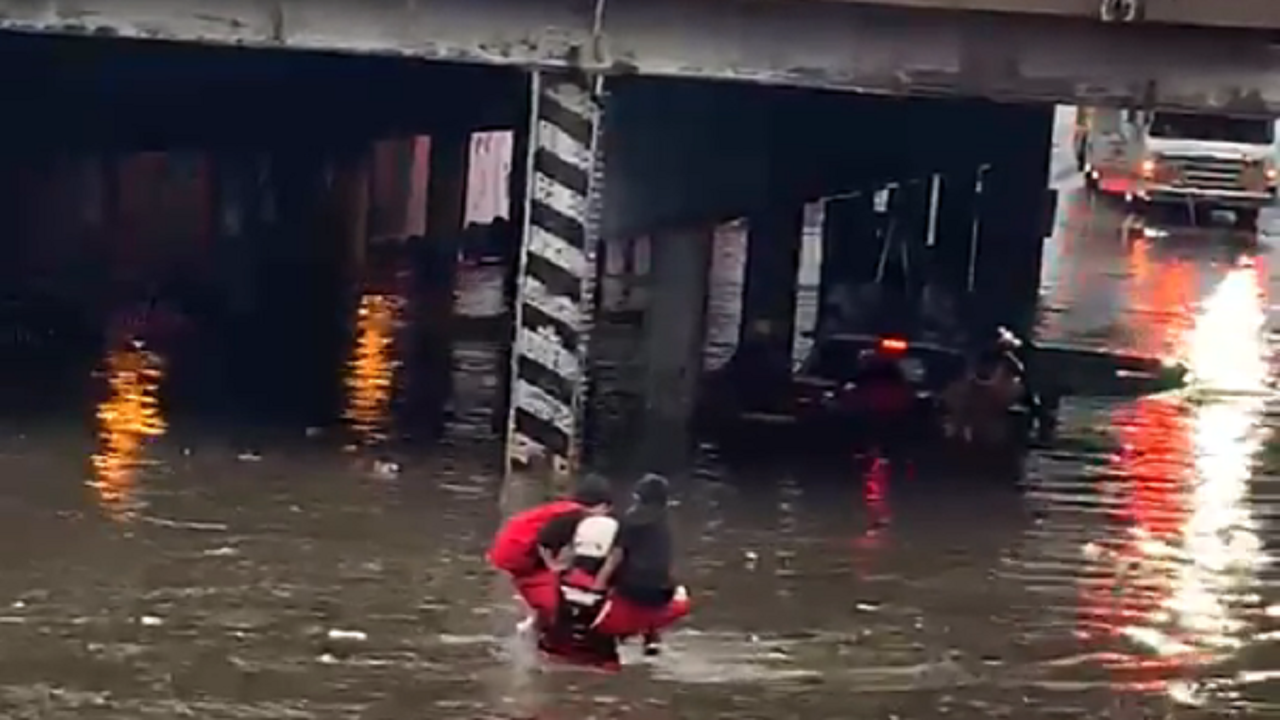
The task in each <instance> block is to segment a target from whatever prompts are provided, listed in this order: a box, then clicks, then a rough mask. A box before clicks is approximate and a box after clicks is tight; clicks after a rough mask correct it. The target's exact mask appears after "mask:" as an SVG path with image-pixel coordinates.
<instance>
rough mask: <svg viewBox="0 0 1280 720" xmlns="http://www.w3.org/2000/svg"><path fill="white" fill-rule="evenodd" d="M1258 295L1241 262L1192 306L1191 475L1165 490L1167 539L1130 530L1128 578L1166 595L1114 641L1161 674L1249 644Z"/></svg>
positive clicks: (1263, 360)
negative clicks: (1170, 531) (1171, 529)
mask: <svg viewBox="0 0 1280 720" xmlns="http://www.w3.org/2000/svg"><path fill="white" fill-rule="evenodd" d="M1262 294H1263V290H1262V287H1261V283H1260V282H1259V272H1258V270H1257V269H1256V268H1255V267H1254V266H1253V264H1252V263H1249V262H1246V263H1242V264H1240V265H1238V266H1236V267H1235V268H1233V269H1232V270H1231V271H1230V272H1228V274H1227V275H1226V277H1225V278H1223V280H1222V281H1221V283H1220V284H1219V285H1218V287H1217V288H1216V289H1215V290H1214V292H1213V293H1212V294H1211V295H1210V296H1209V297H1208V298H1206V299H1205V301H1204V302H1203V303H1202V304H1201V307H1200V309H1199V312H1198V313H1197V315H1196V318H1195V322H1194V326H1193V327H1192V328H1191V331H1190V332H1189V333H1188V334H1187V335H1186V336H1185V340H1186V343H1187V344H1186V350H1185V352H1186V359H1187V362H1188V364H1189V365H1190V367H1191V370H1192V372H1193V373H1194V377H1195V384H1194V389H1193V391H1192V392H1191V394H1190V395H1189V396H1188V403H1189V405H1190V407H1189V411H1190V418H1189V420H1190V422H1189V423H1188V424H1187V425H1186V431H1187V432H1188V433H1189V434H1190V441H1191V442H1190V446H1191V452H1192V462H1191V467H1190V468H1188V469H1189V470H1191V477H1187V478H1185V479H1184V480H1183V481H1182V482H1181V483H1175V484H1174V485H1173V487H1175V488H1176V487H1178V486H1181V488H1182V489H1181V491H1180V492H1182V493H1184V494H1185V502H1184V506H1185V507H1186V508H1187V513H1186V515H1185V516H1184V517H1183V518H1182V521H1181V522H1180V527H1179V528H1178V530H1177V532H1176V533H1175V534H1174V535H1173V536H1172V537H1168V538H1163V537H1156V536H1153V535H1150V534H1146V533H1143V532H1142V531H1141V530H1138V531H1137V532H1135V535H1137V536H1138V537H1136V538H1135V540H1136V548H1137V550H1138V552H1137V554H1136V555H1137V557H1134V558H1132V560H1131V561H1130V562H1132V563H1133V565H1132V566H1131V567H1130V570H1129V572H1128V574H1129V578H1128V579H1129V581H1131V582H1132V581H1136V582H1138V583H1150V586H1151V587H1153V589H1154V588H1156V587H1159V586H1161V585H1163V586H1164V587H1165V589H1164V590H1157V591H1156V594H1157V595H1160V596H1163V599H1162V600H1161V601H1160V602H1158V603H1155V604H1153V605H1148V606H1146V608H1145V609H1146V612H1144V613H1141V614H1140V615H1139V616H1137V617H1132V616H1131V617H1130V618H1129V624H1128V625H1127V626H1125V627H1123V628H1121V629H1120V634H1121V635H1123V636H1125V637H1127V638H1128V639H1129V640H1130V641H1132V642H1134V643H1136V644H1138V645H1140V646H1144V647H1145V648H1146V649H1148V650H1149V651H1152V652H1155V653H1156V654H1157V655H1159V656H1161V657H1163V658H1165V659H1166V660H1168V661H1169V662H1168V663H1161V664H1162V665H1164V667H1166V668H1169V669H1173V668H1177V667H1187V666H1191V665H1199V666H1205V665H1219V664H1221V663H1223V662H1225V661H1227V660H1229V659H1231V658H1232V657H1233V656H1234V655H1235V654H1236V653H1238V652H1239V651H1240V650H1241V649H1242V648H1243V647H1245V646H1246V645H1248V644H1250V642H1251V641H1252V640H1253V639H1254V638H1253V630H1254V628H1253V627H1252V624H1251V622H1250V621H1249V619H1248V618H1247V617H1246V613H1247V612H1248V610H1249V608H1248V607H1247V606H1248V605H1252V604H1254V603H1255V602H1256V601H1254V600H1251V596H1250V594H1249V593H1250V589H1251V586H1252V585H1253V584H1254V583H1255V582H1256V580H1257V572H1258V570H1259V568H1260V567H1261V566H1262V565H1263V564H1264V562H1265V558H1264V556H1263V552H1262V547H1261V542H1260V540H1259V538H1258V535H1257V529H1258V524H1257V521H1256V520H1255V518H1254V517H1253V514H1252V510H1251V508H1250V505H1249V503H1248V493H1249V485H1250V482H1251V480H1252V465H1253V458H1254V456H1255V455H1256V454H1257V453H1258V451H1259V450H1260V449H1261V443H1262V439H1263V437H1262V430H1261V419H1262V415H1263V413H1264V411H1265V404H1266V402H1267V400H1268V398H1269V395H1270V390H1269V387H1268V380H1269V378H1268V366H1267V356H1268V355H1269V350H1268V348H1267V347H1266V339H1265V333H1264V330H1265V314H1264V312H1265V311H1264V308H1265V307H1266V305H1265V301H1264V299H1263V297H1262ZM1173 492H1179V490H1173ZM1132 660H1134V661H1135V662H1137V663H1141V662H1142V661H1140V660H1138V659H1137V658H1132ZM1122 664H1124V665H1126V666H1129V667H1133V666H1132V665H1130V664H1129V663H1128V662H1125V663H1122ZM1160 685H1162V686H1163V687H1165V689H1166V691H1167V692H1168V694H1169V695H1170V697H1171V698H1172V699H1174V700H1175V701H1177V702H1180V703H1187V704H1199V703H1200V702H1203V701H1204V700H1205V699H1206V698H1204V697H1200V693H1199V692H1198V691H1196V689H1195V688H1194V687H1193V686H1191V685H1189V684H1186V683H1182V682H1177V683H1169V684H1165V683H1160Z"/></svg>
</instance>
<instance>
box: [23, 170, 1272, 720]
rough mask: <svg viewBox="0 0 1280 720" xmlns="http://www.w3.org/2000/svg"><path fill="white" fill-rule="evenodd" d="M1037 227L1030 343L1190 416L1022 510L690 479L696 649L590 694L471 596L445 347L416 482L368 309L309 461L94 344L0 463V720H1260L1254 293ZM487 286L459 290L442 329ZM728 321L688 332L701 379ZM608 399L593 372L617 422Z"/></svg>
mask: <svg viewBox="0 0 1280 720" xmlns="http://www.w3.org/2000/svg"><path fill="white" fill-rule="evenodd" d="M1063 206H1064V207H1063V214H1062V222H1061V223H1060V227H1059V231H1058V234H1057V235H1056V236H1055V239H1054V241H1053V243H1052V244H1051V247H1050V250H1049V260H1048V261H1047V263H1046V282H1045V298H1046V304H1047V305H1048V306H1049V309H1050V312H1048V313H1047V315H1046V319H1045V322H1044V328H1043V332H1044V335H1045V336H1046V337H1048V338H1051V339H1070V340H1072V341H1075V342H1080V343H1085V344H1098V345H1107V346H1113V347H1119V348H1121V349H1131V350H1137V351H1143V352H1151V353H1159V354H1163V355H1167V356H1170V357H1176V358H1179V359H1183V360H1185V361H1187V362H1188V363H1189V364H1190V366H1191V367H1192V369H1193V371H1194V373H1195V375H1196V382H1195V384H1194V387H1193V388H1192V389H1190V390H1189V391H1186V392H1181V393H1176V394H1171V395H1167V396H1160V397H1151V398H1145V399H1140V400H1136V401H1119V400H1101V399H1081V400H1076V401H1072V402H1069V403H1068V404H1067V405H1066V407H1065V408H1064V418H1063V420H1064V424H1063V436H1064V439H1065V440H1064V447H1067V448H1071V449H1070V450H1065V449H1064V450H1060V451H1054V452H1047V453H1042V454H1040V455H1037V456H1035V457H1033V458H1032V459H1031V461H1030V462H1029V463H1028V465H1029V467H1028V469H1027V477H1026V480H1025V482H1024V483H1023V486H1022V487H1021V488H1019V487H1015V486H1014V485H1013V484H1012V483H1010V482H1006V481H1003V480H998V479H994V478H981V477H977V478H974V477H966V478H959V477H942V476H924V475H922V476H911V475H910V474H908V473H906V472H905V471H902V470H901V469H899V470H886V469H885V468H877V469H876V470H874V471H872V472H870V473H867V474H859V473H857V472H855V471H854V470H853V469H852V468H850V469H848V470H847V471H825V472H821V473H820V472H818V471H813V470H805V471H800V470H792V471H788V470H786V469H785V468H774V469H767V470H766V469H760V470H758V471H757V472H756V473H754V474H751V473H743V472H741V471H738V472H735V473H729V472H727V471H726V470H725V469H724V468H722V467H720V466H718V465H717V463H716V462H715V460H714V458H712V457H710V454H709V453H707V454H706V455H705V456H704V457H702V458H701V459H700V466H699V468H698V469H697V471H696V472H694V473H693V474H692V476H691V477H688V478H684V479H682V480H681V481H680V482H679V483H678V489H679V493H678V495H679V505H678V508H677V509H676V512H675V516H676V519H677V524H678V528H677V529H678V537H679V542H680V545H681V550H682V553H683V575H684V579H685V580H686V581H687V583H688V584H689V586H690V587H691V588H692V590H693V592H694V593H695V597H696V599H697V601H698V605H697V608H696V611H695V614H694V616H693V618H692V619H691V621H690V622H689V623H688V624H687V625H686V626H684V627H682V628H681V629H680V630H679V631H677V632H675V633H673V634H672V635H671V636H670V637H669V638H668V644H669V647H668V652H667V653H666V654H665V655H664V656H662V657H660V658H658V659H656V660H652V661H642V660H641V659H640V658H638V657H628V664H627V667H625V668H624V670H623V672H622V673H620V674H619V675H616V676H601V675H594V674H587V673H582V672H573V671H549V670H547V669H545V668H540V667H539V666H538V665H537V664H536V663H535V662H533V660H532V659H531V657H529V655H528V653H527V652H525V651H522V650H521V649H520V648H519V647H517V646H516V645H515V644H514V641H513V640H512V634H513V633H512V629H513V604H512V603H511V601H510V592H509V590H508V589H507V588H506V587H505V586H504V585H503V582H502V581H501V580H500V579H498V578H496V577H494V576H493V574H492V573H491V572H490V571H489V570H488V569H487V568H486V567H485V566H484V564H483V562H482V558H481V554H482V552H483V549H484V547H485V545H486V542H487V539H488V536H489V534H490V533H491V532H492V530H493V528H494V527H495V525H496V523H497V521H498V515H499V509H498V501H497V498H498V497H499V494H500V491H501V487H500V485H499V481H498V480H497V478H496V475H495V469H496V466H497V463H496V458H495V457H494V456H495V452H494V450H493V446H492V438H493V433H492V424H491V422H490V418H489V414H488V413H489V408H490V407H491V406H492V398H493V397H494V396H495V393H496V392H497V384H496V381H495V379H494V371H495V370H496V369H497V368H498V367H499V366H500V364H501V361H500V356H499V354H498V353H497V351H496V349H495V347H494V345H493V344H492V343H489V342H486V341H482V340H471V341H465V342H459V343H457V344H455V346H454V347H453V349H452V356H453V367H454V397H453V400H452V401H451V402H452V406H451V418H452V419H451V421H450V425H449V427H448V429H447V430H446V435H445V437H446V442H445V444H444V446H443V448H437V449H424V448H415V447H414V446H413V445H412V444H409V445H408V446H404V445H388V444H387V443H386V442H385V441H386V440H387V438H395V437H397V436H398V432H399V431H398V429H397V427H396V422H395V420H394V417H395V408H396V397H397V393H398V392H400V390H401V389H402V386H403V379H402V378H401V377H400V375H398V374H397V372H396V371H397V369H398V368H400V367H401V366H403V365H404V364H405V363H407V362H410V360H409V359H406V358H409V357H410V353H408V352H407V351H406V349H405V346H406V343H407V340H406V337H407V336H408V335H407V331H406V325H407V324H408V323H409V319H410V318H408V316H407V315H406V314H405V312H404V306H403V303H402V302H401V301H399V300H397V299H396V297H395V296H394V295H390V294H368V295H365V296H363V298H362V299H361V300H360V301H359V302H358V303H356V308H357V310H356V315H355V317H354V318H353V319H352V322H351V327H352V334H353V339H352V342H351V350H350V354H349V361H348V364H347V367H348V370H347V373H346V375H345V380H344V383H343V387H344V389H345V390H344V391H345V399H346V402H345V410H344V411H343V412H342V413H341V415H342V417H343V419H344V420H343V423H342V424H341V426H333V427H315V428H306V427H298V428H296V432H293V433H291V434H288V433H287V434H286V436H285V437H283V438H280V437H276V438H275V439H265V440H262V439H260V440H257V441H255V442H254V443H253V444H252V446H250V445H249V444H247V443H245V442H244V441H243V439H240V438H239V436H238V435H236V434H234V433H232V432H220V431H217V430H216V429H213V428H209V427H203V426H202V427H195V428H183V427H180V422H179V421H178V420H176V419H175V420H170V419H167V418H166V417H165V410H164V408H165V404H164V402H163V401H162V400H161V399H158V398H162V397H163V395H164V392H165V387H166V382H167V379H168V378H169V377H170V375H171V374H172V373H173V372H174V371H175V369H174V367H173V364H174V362H175V361H174V360H173V359H171V358H168V357H166V356H165V354H164V353H163V352H162V351H160V350H158V349H155V348H148V347H145V346H134V345H122V346H120V347H118V348H116V350H115V351H114V352H113V353H112V354H110V355H109V356H108V357H106V358H104V359H103V360H102V362H101V363H100V372H99V374H100V376H101V377H100V380H99V382H98V385H99V391H100V395H101V398H100V403H99V404H98V405H97V407H96V408H94V409H86V412H85V413H84V415H83V417H82V418H74V419H69V420H65V421H51V422H48V423H45V424H41V425H24V426H22V427H11V428H8V429H6V431H5V432H4V433H3V434H2V435H0V562H2V563H3V567H4V568H5V572H4V573H2V574H0V608H2V609H0V715H2V716H3V717H7V718H15V719H17V718H39V719H40V720H59V719H61V718H77V720H79V719H91V718H119V719H122V720H123V719H126V718H127V719H129V720H134V719H141V718H181V717H201V718H209V719H211V720H213V719H217V718H272V719H281V718H324V719H329V718H387V719H393V718H394V719H395V720H402V719H407V718H418V717H431V718H438V719H440V720H444V719H449V718H468V719H471V718H487V717H540V718H542V717H545V718H574V717H594V718H619V719H621V718H635V719H637V720H639V719H642V718H643V719H645V720H648V719H650V718H653V719H658V718H677V717H680V718H707V719H710V718H720V717H724V718H730V717H732V718H735V719H737V718H771V719H784V718H806V719H807V720H808V719H822V718H831V719H833V720H834V719H836V718H840V719H844V718H852V717H859V718H864V717H865V718H933V717H951V718H990V717H1008V718H1015V719H1016V720H1023V719H1025V720H1030V719H1031V718H1078V717H1110V718H1141V717H1170V718H1202V717H1203V718H1209V717H1221V716H1225V715H1227V714H1229V713H1235V714H1234V715H1232V716H1233V717H1242V716H1244V717H1267V716H1274V714H1275V713H1280V675H1274V674H1272V673H1276V672H1280V650H1277V649H1276V648H1275V644H1276V642H1277V639H1280V604H1277V603H1280V596H1277V591H1276V589H1275V585H1274V579H1273V578H1275V573H1276V571H1275V570H1274V569H1273V568H1272V565H1271V563H1270V559H1271V558H1272V557H1273V556H1274V552H1273V551H1274V545H1275V542H1276V538H1277V537H1278V535H1277V531H1276V529H1275V527H1274V523H1275V522H1276V520H1275V517H1274V516H1275V515H1276V511H1275V508H1276V503H1275V500H1274V498H1275V497H1277V495H1280V487H1277V483H1276V482H1275V481H1274V478H1275V477H1276V475H1274V473H1276V472H1277V469H1276V466H1277V463H1280V455H1278V454H1277V452H1276V450H1275V447H1274V445H1272V444H1270V442H1271V441H1270V430H1269V429H1268V428H1269V427H1270V426H1271V421H1270V418H1271V417H1272V415H1273V413H1274V412H1275V410H1274V401H1273V399H1272V398H1273V396H1274V393H1273V387H1274V381H1273V379H1272V378H1273V376H1274V375H1275V371H1274V367H1273V364H1274V362H1273V353H1272V350H1271V343H1272V342H1273V328H1275V327H1276V324H1277V322H1278V321H1280V318H1278V317H1277V316H1276V314H1275V313H1273V312H1272V311H1271V305H1270V299H1269V298H1270V297H1271V292H1272V289H1273V288H1276V287H1280V275H1273V273H1272V271H1271V269H1270V265H1269V263H1268V256H1267V254H1266V249H1265V248H1264V252H1263V253H1261V254H1245V253H1239V252H1230V251H1227V250H1223V249H1221V248H1222V244H1221V243H1218V242H1215V241H1214V240H1213V239H1212V238H1206V237H1199V236H1196V237H1193V236H1192V235H1191V234H1190V233H1187V232H1185V231H1179V232H1175V235H1173V236H1170V237H1151V238H1139V239H1137V240H1136V241H1131V240H1127V239H1126V237H1128V234H1126V232H1125V230H1124V220H1123V218H1121V217H1120V216H1119V215H1117V214H1116V213H1115V211H1113V210H1107V209H1105V208H1097V207H1092V206H1090V205H1089V204H1088V202H1087V201H1086V200H1085V199H1084V198H1083V196H1081V195H1078V194H1076V193H1070V194H1069V195H1068V196H1067V197H1066V198H1064V203H1063ZM735 242H736V241H735V240H733V239H732V238H729V239H726V240H724V243H725V244H726V247H740V246H736V245H734V243H735ZM732 256H733V253H732V252H730V251H726V252H725V253H722V257H721V258H719V259H718V265H717V272H718V273H719V276H720V277H722V278H727V279H724V280H722V282H720V284H719V285H718V287H719V290H718V293H719V294H718V295H717V297H724V298H729V297H732V296H733V292H732V288H731V287H730V288H729V289H728V290H726V289H725V287H728V285H726V284H725V283H728V284H729V285H731V284H732V278H733V277H734V276H735V272H736V271H735V270H734V269H733V267H734V260H733V257H732ZM498 284H500V279H499V275H497V274H496V273H495V272H493V271H485V270H477V271H474V272H471V273H469V274H468V275H467V277H466V278H464V281H463V287H464V294H465V295H467V297H468V298H470V300H469V301H468V302H469V303H470V304H469V305H468V307H473V306H474V307H475V308H480V309H475V310H471V311H467V312H474V313H475V314H483V313H484V310H483V306H484V304H485V302H486V300H485V299H484V298H485V297H486V293H491V292H492V291H493V290H494V288H495V287H496V286H497V285H498ZM731 305H732V303H718V302H713V306H714V308H713V315H714V316H715V319H713V326H714V328H713V333H712V338H711V339H710V341H709V343H708V358H709V360H710V361H712V362H714V361H715V359H716V358H718V357H722V356H723V354H724V347H725V346H726V344H731V343H732V337H731V335H732V332H730V331H727V330H725V328H729V327H732V326H733V324H734V323H733V316H734V313H735V311H734V310H733V308H732V307H731ZM599 337H600V342H601V345H602V346H603V347H606V348H611V351H610V352H606V353H605V354H606V356H608V357H615V358H616V357H625V356H626V355H628V354H629V353H628V351H627V348H628V347H631V344H632V343H634V341H635V337H634V332H629V331H628V330H627V329H626V326H625V324H619V325H617V326H614V327H605V328H602V330H601V332H600V334H599ZM630 370H631V369H629V368H628V367H627V366H626V365H625V364H621V363H616V362H614V363H609V362H606V364H605V367H604V368H602V369H601V372H602V374H603V375H604V376H605V377H606V378H609V380H608V381H607V384H608V385H609V386H611V387H617V386H619V385H625V384H626V376H627V374H628V372H630ZM603 401H604V402H607V403H621V404H625V402H626V400H625V393H612V394H606V397H605V398H604V400H603ZM171 426H172V427H171ZM602 442H604V443H605V444H606V445H608V444H609V443H610V442H613V441H611V440H610V438H609V436H608V435H607V434H606V436H605V437H604V440H603V441H602Z"/></svg>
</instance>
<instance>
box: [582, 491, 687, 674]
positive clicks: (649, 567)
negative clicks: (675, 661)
mask: <svg viewBox="0 0 1280 720" xmlns="http://www.w3.org/2000/svg"><path fill="white" fill-rule="evenodd" d="M669 495H670V490H669V484H668V483H667V480H666V478H663V477H662V476H660V475H654V474H649V475H645V476H644V477H643V478H641V479H640V481H639V482H638V483H636V487H635V502H634V503H633V504H632V506H631V508H630V509H628V510H627V512H626V514H625V515H623V516H622V519H621V521H620V526H619V528H618V537H617V540H616V541H615V544H614V549H613V551H612V552H611V553H610V556H609V560H608V561H607V562H606V563H605V567H604V568H603V569H602V570H601V572H600V574H599V575H597V584H598V586H599V587H601V588H604V587H606V586H611V587H612V588H613V591H614V592H615V593H617V594H618V595H619V596H621V597H623V598H626V599H627V600H629V601H631V602H632V603H634V604H636V605H638V606H641V607H646V608H662V607H666V606H667V605H668V604H670V603H671V601H672V600H673V599H674V598H675V595H676V587H677V585H676V582H675V578H674V572H673V566H674V564H675V548H674V542H673V539H672V533H671V523H670V520H669V519H668V516H667V505H668V498H669ZM658 640H659V638H658V635H657V633H653V632H651V633H648V634H646V635H645V637H644V644H645V652H646V653H648V654H654V653H656V652H657V651H658Z"/></svg>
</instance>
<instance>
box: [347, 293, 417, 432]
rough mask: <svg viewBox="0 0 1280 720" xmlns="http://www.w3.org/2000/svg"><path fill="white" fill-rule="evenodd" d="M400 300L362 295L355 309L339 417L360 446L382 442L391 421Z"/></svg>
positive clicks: (397, 367) (401, 300) (402, 301)
mask: <svg viewBox="0 0 1280 720" xmlns="http://www.w3.org/2000/svg"><path fill="white" fill-rule="evenodd" d="M403 307H404V300H403V298H400V297H398V296H394V295H384V294H378V293H366V294H365V295H363V296H361V298H360V303H359V306H358V307H357V309H356V319H355V342H354V345H353V347H352V350H351V357H350V359H349V360H348V362H347V374H346V377H345V378H344V381H343V382H344V385H345V386H346V389H347V404H346V410H345V411H344V412H343V418H344V419H345V420H346V421H347V424H348V425H349V426H350V427H351V429H352V430H353V431H354V432H355V433H356V435H357V437H358V442H359V443H360V444H365V445H368V444H376V443H379V442H382V441H384V440H386V438H387V433H388V428H389V425H390V418H391V401H392V398H393V396H394V390H395V375H396V371H397V370H398V369H399V366H400V363H399V361H398V360H397V359H396V348H395V343H396V331H397V330H398V329H399V327H400V315H401V311H402V310H403Z"/></svg>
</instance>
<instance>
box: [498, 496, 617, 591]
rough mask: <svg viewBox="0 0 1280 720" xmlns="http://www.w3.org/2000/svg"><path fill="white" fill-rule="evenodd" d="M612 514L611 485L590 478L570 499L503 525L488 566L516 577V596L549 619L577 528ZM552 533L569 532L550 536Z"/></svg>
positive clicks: (535, 509)
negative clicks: (581, 522)
mask: <svg viewBox="0 0 1280 720" xmlns="http://www.w3.org/2000/svg"><path fill="white" fill-rule="evenodd" d="M612 509H613V497H612V494H611V492H610V488H609V484H608V482H606V481H605V480H604V479H603V478H600V477H597V476H587V477H586V478H584V479H583V480H582V482H581V483H580V484H579V485H578V487H577V489H576V490H574V492H573V494H572V495H571V496H570V497H568V498H562V499H557V500H552V501H550V502H546V503H542V504H541V505H535V506H534V507H531V508H529V509H528V510H524V511H522V512H519V513H516V514H515V515H513V516H511V518H510V519H508V520H507V521H506V522H505V523H503V525H502V527H501V528H499V529H498V532H497V534H496V535H495V536H494V539H493V543H492V545H491V546H490V548H489V552H488V560H489V564H490V565H492V566H493V567H494V568H495V569H497V570H501V571H502V572H504V573H506V574H507V575H509V576H510V577H511V581H512V582H513V583H514V584H515V586H516V592H518V593H519V594H520V597H521V598H523V599H524V601H525V603H526V604H527V605H528V606H529V608H530V610H532V611H533V613H534V614H535V615H537V614H541V615H544V616H545V615H550V614H551V613H554V612H555V607H556V603H557V600H558V588H557V583H556V573H557V572H558V571H559V570H560V569H562V568H561V561H560V559H559V556H560V554H561V552H562V551H563V550H564V547H565V546H566V545H568V544H569V542H570V541H571V540H572V539H573V528H574V527H575V526H576V525H577V523H578V521H579V520H581V519H582V518H585V517H589V516H596V515H606V514H608V513H609V512H610V511H611V510H612ZM556 520H561V522H555V521H556ZM548 525H550V526H551V527H550V528H549V527H548ZM553 528H565V529H566V530H567V532H548V530H551V529H553Z"/></svg>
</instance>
